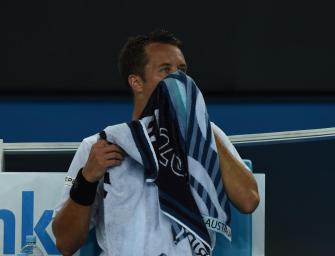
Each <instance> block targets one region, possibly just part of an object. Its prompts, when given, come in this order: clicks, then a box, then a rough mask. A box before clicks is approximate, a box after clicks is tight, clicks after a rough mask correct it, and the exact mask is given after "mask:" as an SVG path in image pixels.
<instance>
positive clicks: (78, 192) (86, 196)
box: [70, 168, 99, 206]
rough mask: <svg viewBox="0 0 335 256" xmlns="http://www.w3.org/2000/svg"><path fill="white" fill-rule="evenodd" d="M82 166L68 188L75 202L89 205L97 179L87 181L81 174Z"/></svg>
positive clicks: (94, 191) (93, 197)
mask: <svg viewBox="0 0 335 256" xmlns="http://www.w3.org/2000/svg"><path fill="white" fill-rule="evenodd" d="M82 171H83V168H81V169H80V170H79V172H78V174H77V177H76V179H75V180H74V182H73V185H72V187H71V190H70V197H71V199H72V200H73V201H74V202H76V203H77V204H80V205H84V206H89V205H91V204H93V202H94V199H95V194H96V193H97V186H98V183H99V181H96V182H89V181H87V180H86V179H85V178H84V176H83V173H82Z"/></svg>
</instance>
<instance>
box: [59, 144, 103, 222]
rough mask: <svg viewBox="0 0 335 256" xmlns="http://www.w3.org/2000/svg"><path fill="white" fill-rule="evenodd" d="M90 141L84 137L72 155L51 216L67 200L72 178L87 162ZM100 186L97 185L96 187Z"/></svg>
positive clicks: (97, 196) (94, 205) (93, 211)
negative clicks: (61, 189) (60, 194)
mask: <svg viewBox="0 0 335 256" xmlns="http://www.w3.org/2000/svg"><path fill="white" fill-rule="evenodd" d="M91 147H92V143H90V142H88V141H87V140H86V139H84V140H83V141H82V142H81V143H80V145H79V148H78V150H77V152H76V154H75V155H74V157H73V159H72V162H71V165H70V167H69V170H68V172H67V174H66V177H65V180H64V188H63V193H62V198H61V200H60V201H59V203H58V204H57V206H56V207H55V209H54V213H53V216H54V217H55V216H56V214H57V213H58V212H59V211H60V210H61V209H62V207H63V206H64V204H65V202H66V201H67V200H68V198H69V197H70V190H71V187H72V184H73V181H74V179H75V178H76V177H77V174H78V171H79V170H80V169H81V168H83V167H84V166H85V164H86V162H87V159H88V156H89V153H90V151H91ZM100 187H101V186H98V189H99V188H100ZM100 195H101V193H97V195H96V198H95V202H94V204H93V209H92V213H93V214H92V219H91V225H92V224H94V223H95V220H94V219H93V218H94V216H95V215H96V214H95V212H96V210H97V207H98V205H97V203H96V202H97V201H99V196H100Z"/></svg>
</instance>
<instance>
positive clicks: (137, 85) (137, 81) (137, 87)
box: [128, 75, 143, 93]
mask: <svg viewBox="0 0 335 256" xmlns="http://www.w3.org/2000/svg"><path fill="white" fill-rule="evenodd" d="M128 83H129V85H130V87H131V89H132V90H133V92H134V93H142V92H143V80H142V78H141V77H140V76H138V75H129V76H128Z"/></svg>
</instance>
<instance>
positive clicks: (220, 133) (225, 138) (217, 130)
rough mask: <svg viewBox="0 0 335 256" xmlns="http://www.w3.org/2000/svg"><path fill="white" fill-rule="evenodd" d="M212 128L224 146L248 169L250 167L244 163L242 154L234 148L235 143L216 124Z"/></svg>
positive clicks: (212, 124)
mask: <svg viewBox="0 0 335 256" xmlns="http://www.w3.org/2000/svg"><path fill="white" fill-rule="evenodd" d="M211 127H212V129H213V131H214V132H215V134H216V135H218V136H219V137H220V139H221V141H222V142H223V144H224V145H225V146H226V147H227V149H228V150H229V151H230V152H231V153H232V154H233V156H235V158H236V159H237V160H239V161H240V162H241V163H243V165H245V166H246V167H247V168H248V169H249V167H248V166H247V165H246V164H245V163H244V162H243V160H242V158H241V157H240V154H239V153H238V152H237V150H236V148H235V147H234V145H233V143H231V141H230V140H229V138H228V136H227V135H226V134H225V133H224V131H222V130H221V129H220V128H219V127H218V126H217V125H216V124H214V123H213V122H211Z"/></svg>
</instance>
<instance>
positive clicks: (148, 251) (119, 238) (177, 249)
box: [55, 123, 243, 256]
mask: <svg viewBox="0 0 335 256" xmlns="http://www.w3.org/2000/svg"><path fill="white" fill-rule="evenodd" d="M211 126H212V128H213V130H214V131H215V132H216V134H217V135H219V136H220V138H221V140H222V141H223V143H224V144H225V145H226V147H227V148H228V149H229V150H230V151H231V152H232V153H233V154H234V155H235V157H236V158H237V159H239V160H240V161H241V162H243V161H242V159H241V158H240V156H239V155H238V153H237V151H236V149H235V148H234V146H233V145H232V143H231V142H230V141H229V139H228V137H227V136H226V134H225V133H224V132H223V131H222V130H221V129H220V128H218V127H217V126H216V125H215V124H213V123H211ZM98 138H99V135H98V134H96V135H93V136H90V137H88V138H85V139H84V140H83V141H82V143H81V144H80V146H79V148H78V150H77V152H76V154H75V156H74V158H73V160H72V163H71V165H70V168H69V170H68V173H67V177H70V178H71V179H75V177H76V176H77V173H78V171H79V169H80V168H82V167H83V166H84V165H85V163H86V161H87V159H88V155H89V153H90V150H91V147H92V145H93V144H94V143H95V142H96V141H97V140H98ZM125 165H126V166H125ZM120 170H122V171H120ZM125 170H126V171H125ZM67 180H69V179H67ZM111 184H112V188H113V190H112V192H109V195H108V196H110V197H111V200H110V201H111V203H112V204H113V211H112V212H111V213H110V214H104V206H103V205H104V204H103V181H102V180H101V181H100V183H99V185H98V189H97V195H96V198H95V202H94V204H93V206H92V217H91V222H90V227H91V228H92V227H95V229H96V235H97V241H98V243H99V245H100V247H101V249H102V253H101V255H103V256H105V255H109V256H118V255H120V256H133V255H136V256H159V255H162V254H163V255H168V256H170V255H171V256H178V255H180V256H187V255H190V256H191V255H192V251H191V247H190V244H189V241H188V239H187V238H186V239H183V240H181V241H180V242H179V243H178V244H177V245H176V244H174V242H173V238H172V232H171V223H170V220H169V219H168V217H166V216H165V215H163V214H162V212H161V210H160V206H159V198H158V189H157V186H156V185H155V184H154V183H147V182H146V181H145V177H144V170H143V168H142V166H141V165H140V164H138V163H137V162H136V161H134V160H132V159H131V158H129V157H126V158H125V159H124V161H123V162H122V168H119V167H113V170H112V172H111ZM71 186H72V183H71V182H69V181H67V182H65V189H64V194H63V197H62V200H61V202H60V203H59V205H58V206H57V207H56V209H55V213H57V212H58V211H59V210H60V209H61V208H62V207H63V205H64V203H65V202H66V200H67V199H68V198H69V192H70V189H71ZM104 216H109V217H110V218H112V221H113V229H112V230H111V231H109V232H108V233H109V237H108V240H109V241H113V242H112V244H109V245H107V238H106V229H105V225H104ZM110 236H111V237H110ZM108 249H109V250H108Z"/></svg>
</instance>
